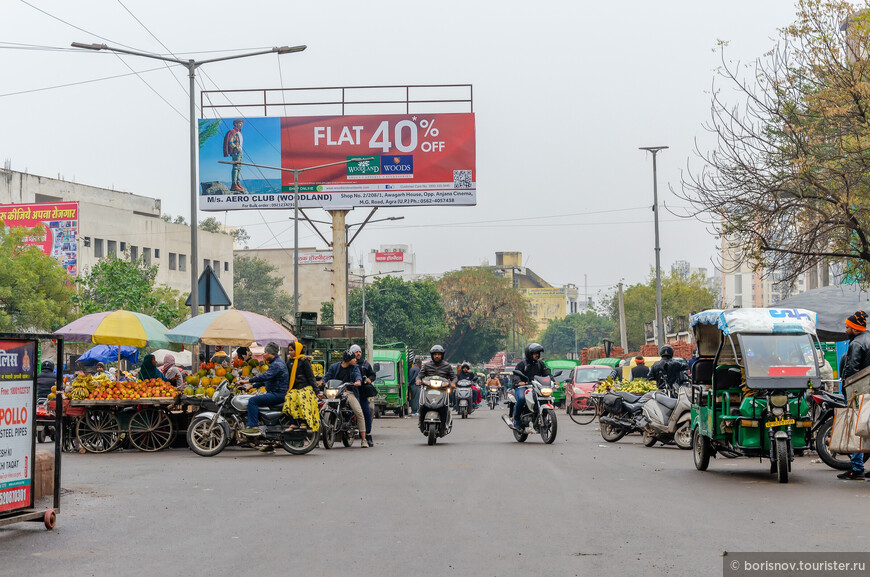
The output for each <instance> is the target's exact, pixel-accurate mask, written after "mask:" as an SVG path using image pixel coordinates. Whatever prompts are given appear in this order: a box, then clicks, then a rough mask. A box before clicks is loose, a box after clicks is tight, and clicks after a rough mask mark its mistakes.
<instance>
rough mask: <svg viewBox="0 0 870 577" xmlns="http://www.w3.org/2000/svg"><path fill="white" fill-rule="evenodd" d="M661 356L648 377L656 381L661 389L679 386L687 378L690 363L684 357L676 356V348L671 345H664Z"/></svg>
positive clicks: (660, 350) (660, 352)
mask: <svg viewBox="0 0 870 577" xmlns="http://www.w3.org/2000/svg"><path fill="white" fill-rule="evenodd" d="M659 356H660V357H661V360H659V361H656V362H655V364H653V366H652V368H651V369H650V371H649V376H648V378H649V379H650V380H651V381H655V382H656V385H658V388H659V389H660V390H664V389H668V388H671V387H676V386H679V385H680V383H682V382H683V381H685V380H686V378H687V377H686V371H688V370H689V364H688V363H687V362H686V360H685V359H683V358H680V357H677V358H676V359H675V358H674V348H673V347H672V346H671V345H662V347H661V348H660V349H659Z"/></svg>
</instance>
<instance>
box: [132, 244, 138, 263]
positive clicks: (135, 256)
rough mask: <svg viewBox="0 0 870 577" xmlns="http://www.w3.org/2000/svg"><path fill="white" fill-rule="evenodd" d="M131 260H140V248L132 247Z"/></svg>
mask: <svg viewBox="0 0 870 577" xmlns="http://www.w3.org/2000/svg"><path fill="white" fill-rule="evenodd" d="M130 260H134V261H135V260H139V247H138V246H136V245H130Z"/></svg>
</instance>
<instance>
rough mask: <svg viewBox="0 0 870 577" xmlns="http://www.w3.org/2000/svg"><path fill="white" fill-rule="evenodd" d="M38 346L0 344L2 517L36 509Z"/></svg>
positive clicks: (32, 343) (20, 342) (16, 342)
mask: <svg viewBox="0 0 870 577" xmlns="http://www.w3.org/2000/svg"><path fill="white" fill-rule="evenodd" d="M35 359H36V343H35V341H27V340H0V515H2V514H6V513H9V512H11V511H15V510H18V509H25V508H30V507H33V455H34V451H35V445H34V435H33V425H34V418H35V415H36V382H35V375H36V371H35V368H34V366H33V365H34V363H35V362H36V361H35Z"/></svg>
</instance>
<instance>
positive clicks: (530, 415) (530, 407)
mask: <svg viewBox="0 0 870 577" xmlns="http://www.w3.org/2000/svg"><path fill="white" fill-rule="evenodd" d="M514 375H515V376H517V377H519V378H520V379H522V380H523V381H525V380H526V376H525V375H524V374H523V373H521V372H520V371H516V370H515V371H514ZM525 389H526V391H525V396H524V397H523V398H522V399H517V398H516V393H515V391H516V389H514V391H511V393H510V394H509V395H508V406H507V415H502V420H503V421H504V422H505V423H506V424H507V425H508V426H509V427H510V428H511V430H512V431H513V433H514V439H516V440H517V442H518V443H522V442H524V441H525V440H526V439H528V438H529V427H532V430H534V432H536V433H539V434H540V435H541V440H543V441H544V443H546V444H548V445H549V444H550V443H552V442H553V441H555V440H556V430H557V422H556V409H555V408H554V407H553V385H552V381H551V380H550V377H535V378H534V379H532V381H531V382H530V383H528V384H526V385H525ZM517 402H522V403H523V404H524V406H523V407H522V409H521V411H522V412H521V413H520V425H521V427H520V428H519V429H515V428H514V426H513V414H514V407H515V406H516V404H517Z"/></svg>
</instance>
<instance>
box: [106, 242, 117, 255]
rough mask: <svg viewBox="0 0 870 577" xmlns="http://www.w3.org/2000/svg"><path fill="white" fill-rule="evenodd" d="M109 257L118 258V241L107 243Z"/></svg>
mask: <svg viewBox="0 0 870 577" xmlns="http://www.w3.org/2000/svg"><path fill="white" fill-rule="evenodd" d="M106 245H107V249H108V253H109V256H118V241H116V240H110V241H107V242H106Z"/></svg>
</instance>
